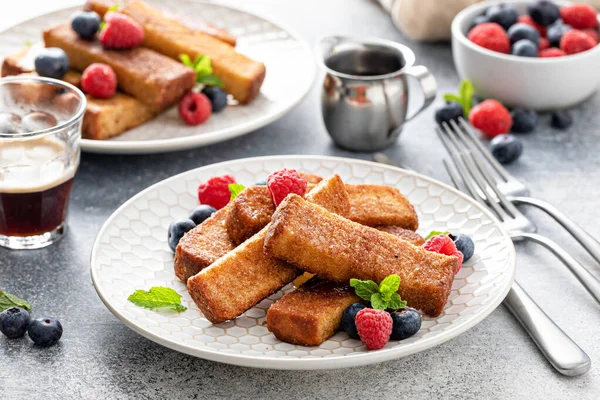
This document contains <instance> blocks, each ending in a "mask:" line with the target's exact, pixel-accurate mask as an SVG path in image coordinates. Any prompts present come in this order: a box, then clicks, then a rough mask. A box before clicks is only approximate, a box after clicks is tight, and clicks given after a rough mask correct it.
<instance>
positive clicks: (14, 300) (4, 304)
mask: <svg viewBox="0 0 600 400" xmlns="http://www.w3.org/2000/svg"><path fill="white" fill-rule="evenodd" d="M11 307H19V308H23V309H25V310H31V304H29V303H28V302H27V301H25V300H23V299H22V298H20V297H17V296H15V295H14V294H10V293H8V292H5V291H4V290H0V312H2V311H4V310H8V309H9V308H11Z"/></svg>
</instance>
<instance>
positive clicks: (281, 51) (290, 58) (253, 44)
mask: <svg viewBox="0 0 600 400" xmlns="http://www.w3.org/2000/svg"><path fill="white" fill-rule="evenodd" d="M146 1H147V2H148V3H150V4H151V5H153V6H155V7H157V8H158V9H161V10H168V11H166V12H165V14H168V15H172V16H173V17H176V18H177V19H179V20H181V21H183V22H184V23H186V24H187V25H189V26H191V27H194V26H195V25H198V24H199V23H201V22H203V21H210V22H211V23H213V24H215V25H218V26H220V27H223V28H225V29H227V30H229V31H230V32H231V33H232V34H234V35H235V36H236V37H237V39H238V41H237V43H238V44H237V46H236V49H237V51H239V52H240V53H243V54H246V55H247V56H249V57H251V58H253V59H255V60H258V61H262V62H264V63H265V65H266V68H267V75H266V78H265V81H264V83H263V86H262V88H261V91H260V94H259V96H258V97H257V98H256V99H255V100H254V101H253V102H252V103H250V104H248V105H245V106H229V107H227V108H226V109H225V110H224V111H223V112H221V113H218V114H213V115H212V116H211V117H210V119H209V120H208V121H206V122H205V123H204V124H202V125H200V126H196V127H193V126H187V125H185V123H184V122H183V120H181V118H180V117H179V113H178V111H177V106H174V107H171V108H170V109H169V110H167V111H165V112H163V113H162V114H160V115H159V116H158V117H156V118H154V119H153V120H151V121H149V122H147V123H145V124H143V125H141V126H139V127H137V128H135V129H131V130H129V131H127V132H126V133H124V134H122V135H120V136H117V137H116V138H113V139H110V140H89V139H83V140H82V142H81V148H82V150H84V151H89V152H94V153H119V154H149V153H158V152H165V151H175V150H183V149H189V148H192V147H200V146H206V145H209V144H213V143H217V142H222V141H225V140H228V139H231V138H234V137H237V136H241V135H243V134H246V133H249V132H251V131H253V130H256V129H258V128H261V127H263V126H265V125H267V124H269V123H271V122H273V121H275V120H276V119H278V118H280V117H282V116H283V115H284V114H285V113H287V112H288V111H290V110H291V109H292V108H293V107H294V106H296V105H297V104H298V103H299V102H300V101H301V100H302V99H303V98H304V96H305V95H306V94H307V93H308V91H309V89H310V88H311V86H312V83H313V81H314V77H315V71H316V64H315V61H314V57H313V54H312V51H311V49H310V47H309V46H308V44H307V43H306V42H305V41H304V40H302V39H301V38H300V37H299V36H298V35H297V34H296V33H294V32H292V31H291V30H290V29H288V28H284V27H282V26H281V24H279V23H275V22H272V21H270V20H269V19H266V18H263V17H259V16H257V15H254V14H251V13H249V12H246V11H242V10H239V9H235V8H231V7H227V6H224V5H220V4H215V3H206V2H201V1H187V0H178V1H177V2H168V3H167V2H164V1H160V0H146ZM80 8H81V7H71V8H67V9H64V10H60V11H56V12H52V13H48V14H45V15H42V16H39V17H36V18H33V19H30V20H28V21H25V22H22V23H20V24H18V25H16V26H14V27H12V28H9V29H7V30H5V31H3V32H1V33H0V59H4V57H6V56H7V55H10V54H14V53H16V52H18V51H20V50H22V49H23V48H25V46H26V43H27V42H34V43H35V42H38V41H40V40H41V36H42V32H43V31H44V30H45V29H47V28H49V27H52V26H55V25H58V24H61V23H65V22H67V21H69V18H70V16H71V14H72V13H73V12H75V11H76V10H78V9H80Z"/></svg>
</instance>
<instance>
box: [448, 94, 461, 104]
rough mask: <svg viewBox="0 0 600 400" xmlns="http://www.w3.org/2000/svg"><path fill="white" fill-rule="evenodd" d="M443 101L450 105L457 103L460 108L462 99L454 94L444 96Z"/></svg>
mask: <svg viewBox="0 0 600 400" xmlns="http://www.w3.org/2000/svg"><path fill="white" fill-rule="evenodd" d="M444 100H446V101H448V102H451V103H458V104H460V105H461V106H462V99H461V98H460V97H458V96H457V95H455V94H452V93H446V94H445V95H444Z"/></svg>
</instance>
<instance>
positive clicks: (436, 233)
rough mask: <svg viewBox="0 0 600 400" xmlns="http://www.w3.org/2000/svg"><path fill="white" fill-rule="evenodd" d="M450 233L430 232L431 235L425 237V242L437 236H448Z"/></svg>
mask: <svg viewBox="0 0 600 400" xmlns="http://www.w3.org/2000/svg"><path fill="white" fill-rule="evenodd" d="M449 233H450V232H440V231H431V232H429V235H427V236H425V240H427V239H429V238H430V237H434V236H437V235H447V234H449Z"/></svg>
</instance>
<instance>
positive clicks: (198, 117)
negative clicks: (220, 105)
mask: <svg viewBox="0 0 600 400" xmlns="http://www.w3.org/2000/svg"><path fill="white" fill-rule="evenodd" d="M210 114H212V105H211V103H210V100H209V99H208V97H206V95H205V94H204V93H194V92H188V93H187V94H186V95H185V96H183V98H182V99H181V101H180V102H179V115H180V116H181V118H182V119H183V120H184V121H185V123H186V124H188V125H200V124H201V123H203V122H204V121H206V120H207V119H208V117H210Z"/></svg>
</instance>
